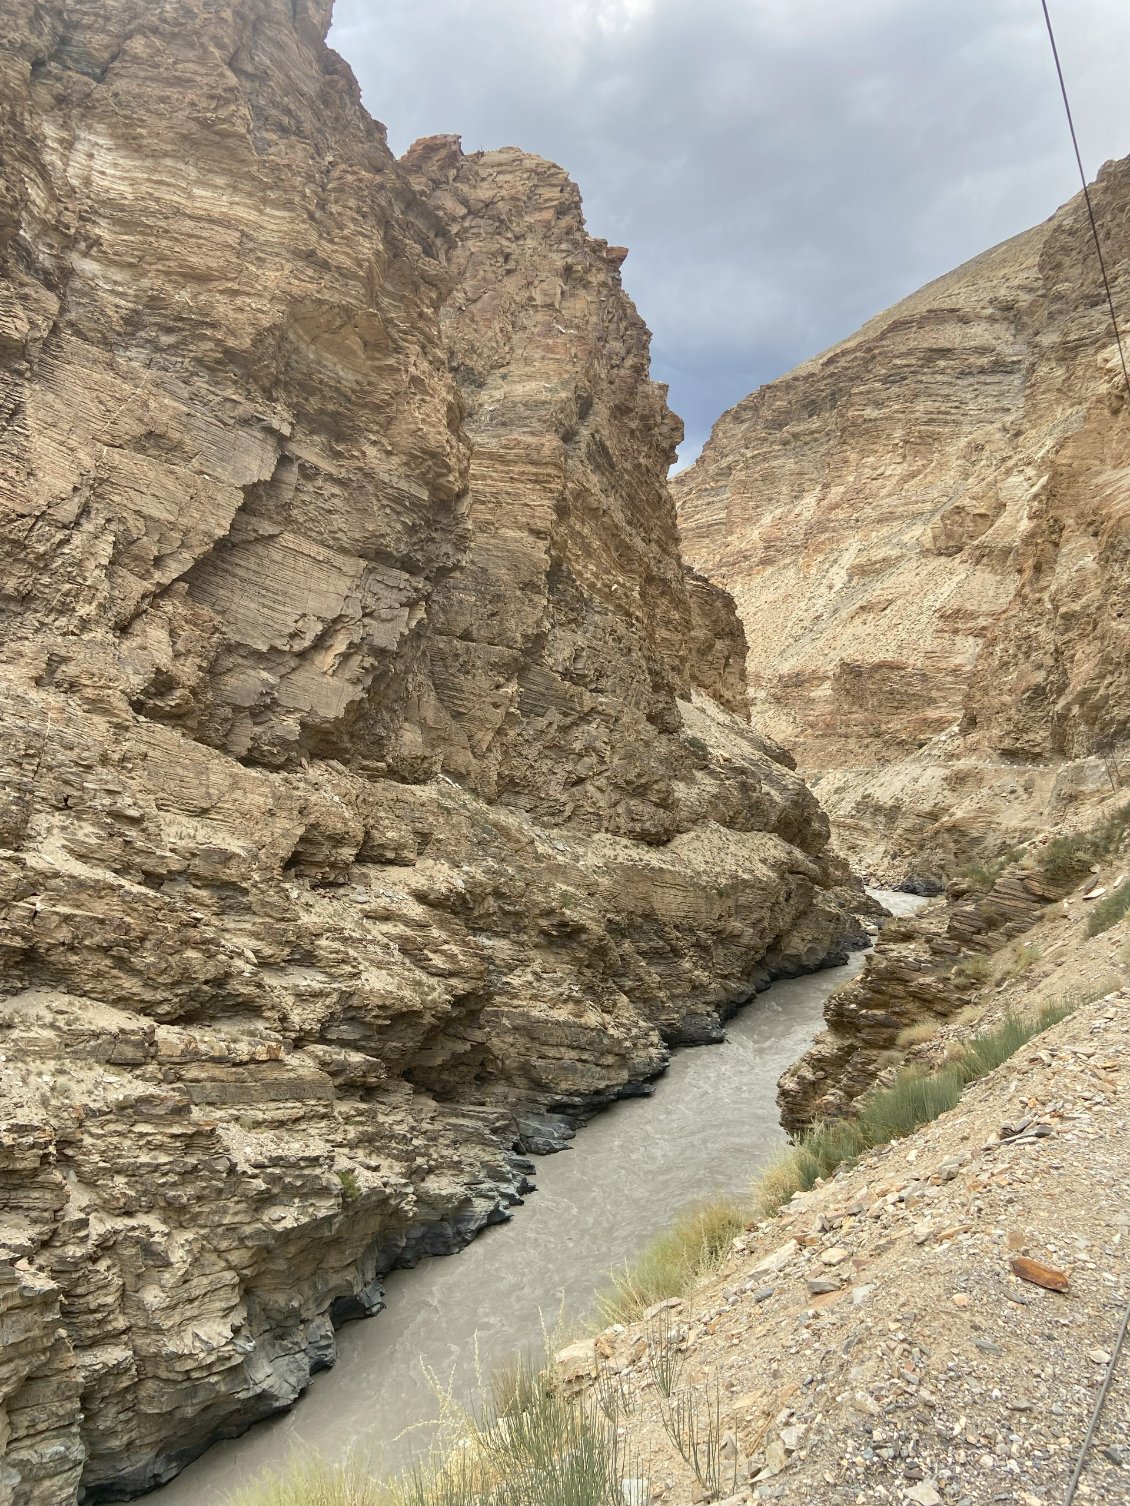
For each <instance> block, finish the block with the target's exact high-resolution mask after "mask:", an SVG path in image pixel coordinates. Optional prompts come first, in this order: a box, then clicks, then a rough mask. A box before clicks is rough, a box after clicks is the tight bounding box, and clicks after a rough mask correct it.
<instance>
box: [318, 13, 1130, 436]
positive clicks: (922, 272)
mask: <svg viewBox="0 0 1130 1506" xmlns="http://www.w3.org/2000/svg"><path fill="white" fill-rule="evenodd" d="M1053 15H1054V16H1055V17H1056V20H1057V27H1058V32H1059V41H1060V48H1061V53H1062V55H1063V61H1064V66H1065V69H1066V70H1067V73H1068V79H1069V84H1070V86H1071V88H1072V95H1073V103H1074V105H1075V109H1076V116H1077V121H1078V124H1079V127H1080V134H1081V137H1082V144H1083V149H1084V154H1085V157H1086V159H1087V163H1088V167H1089V168H1090V169H1091V170H1092V171H1093V170H1095V169H1097V167H1098V166H1099V164H1100V163H1101V162H1102V161H1103V160H1104V159H1105V158H1108V157H1112V156H1118V155H1122V154H1123V153H1125V152H1127V151H1130V117H1128V114H1127V112H1126V110H1125V106H1124V100H1125V84H1124V76H1125V70H1126V63H1127V59H1130V6H1128V5H1127V4H1126V3H1125V0H1070V3H1067V0H1058V4H1056V5H1054V6H1053ZM331 40H332V41H333V43H334V45H335V46H337V47H338V49H339V50H340V51H341V52H342V53H343V54H344V55H345V57H346V58H347V59H348V60H349V62H350V63H351V64H352V65H353V67H354V69H355V71H356V73H357V75H358V78H359V80H360V83H361V86H362V91H363V94H364V98H365V102H366V104H367V105H368V107H369V109H370V110H371V112H372V113H373V114H374V115H375V116H377V118H378V119H380V120H383V121H384V122H385V123H386V125H387V126H388V128H389V135H390V140H391V142H392V145H393V147H394V149H395V150H397V151H402V150H403V149H404V148H405V147H406V146H407V145H408V144H409V142H410V141H412V140H414V139H415V138H416V137H417V136H421V135H428V134H432V133H434V132H438V131H453V132H457V133H459V134H460V135H462V137H463V139H464V146H465V147H466V148H467V149H468V150H474V149H477V148H478V147H493V146H502V145H516V146H522V147H525V148H527V149H528V150H530V151H536V152H540V153H542V154H543V155H544V156H547V157H551V158H553V159H554V160H556V161H558V162H560V163H562V164H563V166H565V167H566V168H567V169H568V171H569V172H570V173H571V175H572V176H573V177H574V178H576V180H577V181H578V182H579V184H580V186H581V190H582V193H583V194H584V198H585V206H586V213H587V216H588V221H589V224H590V226H591V228H592V229H593V231H594V232H595V233H596V234H598V235H604V236H607V237H608V238H609V239H610V240H613V241H619V242H623V243H624V244H626V245H628V246H629V247H630V248H631V255H630V256H629V258H628V261H627V262H626V264H625V267H624V282H625V285H626V286H627V288H628V290H629V292H630V293H631V294H632V296H633V297H634V298H635V300H636V302H637V303H638V305H639V307H640V311H641V312H642V314H643V315H644V317H645V318H646V320H647V321H648V323H649V325H650V326H651V328H652V330H653V331H654V334H655V339H654V347H653V351H654V368H655V374H656V376H657V377H658V378H659V379H661V380H664V381H668V382H670V384H671V403H672V406H673V407H674V408H675V410H676V411H677V412H679V413H681V414H682V416H683V418H684V419H685V421H686V424H687V444H686V445H685V446H684V455H687V454H689V453H693V452H694V451H695V450H696V449H697V447H698V446H699V445H700V444H701V443H702V441H703V440H704V439H705V437H706V434H707V433H708V432H709V428H710V425H711V423H712V422H713V420H714V419H715V418H716V417H717V416H718V414H719V413H720V412H721V411H722V410H723V409H724V408H726V407H728V406H729V405H730V404H732V403H734V402H736V401H737V400H738V399H739V398H741V397H743V396H744V395H745V394H746V393H747V392H748V391H750V390H752V388H754V387H756V386H757V385H759V384H760V383H761V382H764V381H769V380H771V379H772V378H773V377H775V376H777V375H779V374H780V373H781V372H782V371H785V370H787V369H788V368H789V367H791V366H793V365H795V364H797V363H798V362H799V361H802V360H804V359H805V358H806V357H807V356H810V355H812V354H814V353H815V352H816V351H818V350H820V349H822V348H824V347H825V346H827V345H829V344H831V343H833V342H834V341H835V340H836V339H839V338H841V337H842V336H844V335H846V334H848V333H850V332H851V330H853V329H855V328H856V327H857V326H858V325H859V324H861V323H862V322H863V321H864V320H865V319H867V318H868V317H870V315H872V314H874V313H876V312H878V310H880V309H881V308H884V307H886V306H887V305H888V304H890V303H892V302H893V301H895V300H896V299H897V298H899V297H902V296H903V295H905V294H906V293H908V292H910V291H911V290H913V289H914V288H915V287H917V286H919V285H921V284H922V283H923V282H926V281H928V280H929V279H930V278H932V277H936V276H938V275H940V274H941V273H943V272H945V271H947V270H948V269H949V268H950V267H952V266H955V265H957V264H958V263H959V262H961V261H963V260H965V259H966V258H968V257H969V256H972V255H975V254H976V253H977V252H978V251H981V250H983V249H985V248H986V247H987V246H989V245H992V244H994V243H995V242H996V241H999V240H1001V239H1003V238H1005V237H1006V236H1008V235H1011V234H1014V233H1015V232H1017V231H1019V230H1022V229H1024V228H1025V227H1026V226H1028V225H1030V224H1033V223H1035V222H1036V221H1037V220H1040V219H1042V218H1044V217H1045V216H1046V215H1048V214H1050V213H1051V212H1052V211H1053V210H1054V209H1055V207H1056V206H1057V205H1058V204H1059V203H1061V202H1062V201H1063V200H1064V199H1066V198H1068V197H1069V196H1070V195H1071V194H1072V193H1073V192H1074V191H1075V188H1076V179H1075V177H1074V163H1073V159H1072V157H1071V154H1070V145H1069V142H1068V139H1067V135H1066V127H1065V125H1064V121H1063V118H1062V108H1061V105H1060V101H1059V97H1058V93H1057V86H1056V82H1055V76H1054V73H1053V71H1052V65H1051V59H1050V56H1049V53H1048V48H1047V40H1046V37H1045V35H1044V32H1043V22H1042V17H1041V14H1040V7H1039V3H1038V0H379V3H375V0H337V11H336V17H335V26H334V31H333V33H332V35H331Z"/></svg>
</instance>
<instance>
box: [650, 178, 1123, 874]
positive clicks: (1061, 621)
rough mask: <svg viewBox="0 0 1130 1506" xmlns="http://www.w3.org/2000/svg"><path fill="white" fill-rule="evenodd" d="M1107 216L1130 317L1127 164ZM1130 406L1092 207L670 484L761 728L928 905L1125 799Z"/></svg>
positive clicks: (1104, 192) (907, 321)
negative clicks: (1040, 836) (1057, 828)
mask: <svg viewBox="0 0 1130 1506" xmlns="http://www.w3.org/2000/svg"><path fill="white" fill-rule="evenodd" d="M1092 196H1093V200H1094V204H1095V212H1096V215H1097V218H1098V223H1099V225H1100V227H1101V232H1102V236H1103V242H1104V255H1105V258H1106V262H1107V265H1108V268H1109V269H1110V271H1111V274H1112V279H1113V282H1112V287H1113V292H1114V297H1115V302H1116V306H1117V307H1118V308H1120V309H1121V308H1125V307H1126V306H1127V300H1128V298H1130V160H1124V161H1121V162H1116V163H1109V164H1107V166H1106V167H1104V169H1103V170H1102V172H1101V173H1100V174H1099V177H1098V180H1097V182H1096V183H1095V185H1094V187H1093V190H1092ZM1128 414H1130V405H1128V402H1127V394H1126V390H1125V384H1124V381H1123V376H1122V369H1121V366H1120V364H1119V360H1118V352H1117V348H1116V346H1115V344H1114V337H1113V333H1112V330H1111V325H1110V314H1109V310H1108V308H1107V305H1106V299H1105V296H1104V294H1103V289H1102V283H1101V280H1100V277H1099V268H1098V262H1097V258H1096V255H1095V248H1094V244H1093V241H1092V238H1091V230H1090V225H1089V222H1088V218H1087V211H1086V207H1085V205H1084V203H1083V199H1082V196H1079V197H1077V198H1075V199H1073V200H1072V201H1071V202H1070V203H1069V204H1067V205H1065V206H1064V207H1063V208H1062V209H1060V210H1059V211H1058V213H1056V214H1055V215H1053V216H1052V218H1051V219H1049V220H1048V221H1046V223H1044V224H1043V225H1039V226H1037V227H1036V228H1035V229H1033V230H1029V231H1027V232H1025V233H1024V234H1022V235H1019V236H1016V237H1015V238H1013V239H1012V240H1009V241H1006V242H1005V243H1004V244H1003V245H1000V246H997V247H996V248H994V249H993V250H991V251H987V252H985V253H984V254H983V255H981V256H978V257H975V258H974V259H973V260H972V261H970V262H968V263H966V264H965V265H964V266H963V267H960V268H958V270H957V271H955V272H952V273H950V274H949V275H948V276H946V277H943V278H940V279H939V280H938V281H936V282H933V283H931V284H929V285H928V286H927V287H925V288H923V289H921V290H920V291H919V292H917V293H915V294H913V295H912V296H911V297H909V298H907V299H905V300H904V301H903V302H901V303H899V304H897V305H895V307H894V308H892V309H889V310H888V311H887V312H886V313H884V314H880V315H879V316H878V317H877V318H875V319H873V320H871V321H870V323H868V324H866V325H865V326H864V327H863V328H862V329H861V330H860V331H859V332H858V333H857V334H855V335H853V336H852V337H851V338H850V339H848V340H845V341H844V342H842V343H841V344H840V345H837V346H835V347H834V348H833V349H831V350H829V351H826V352H825V353H824V354H823V355H820V356H817V357H816V358H815V359H813V360H811V361H809V362H807V363H806V364H805V365H803V366H800V367H798V368H797V369H796V370H795V371H793V372H790V373H789V374H788V375H786V376H784V377H781V378H780V379H779V380H778V381H776V382H772V383H770V384H769V385H768V386H765V387H762V388H761V389H759V390H758V391H757V392H755V393H753V394H752V395H751V396H750V397H747V398H746V399H745V400H744V401H743V402H741V403H739V404H738V405H737V406H736V407H735V408H732V409H731V410H730V411H729V412H728V413H726V414H724V415H723V417H722V418H720V419H719V420H718V422H717V424H716V425H715V427H714V431H713V434H712V436H711V438H710V441H709V443H708V444H707V446H706V448H705V450H704V451H703V454H702V456H701V458H700V459H699V461H698V462H697V463H696V464H695V465H694V466H692V467H691V468H690V469H689V470H688V471H686V472H684V473H683V474H681V475H679V476H678V477H676V478H675V482H674V490H675V494H676V499H677V502H678V507H679V516H680V526H681V530H682V537H683V542H684V547H685V549H686V551H687V554H688V555H689V557H690V559H691V561H692V562H693V563H694V564H695V565H696V566H697V567H698V568H699V569H701V570H703V571H704V572H705V573H707V574H708V575H709V576H710V577H711V578H712V579H714V580H717V581H718V582H719V583H720V584H721V585H724V586H725V587H726V588H727V589H728V590H730V591H732V592H733V594H734V597H735V600H736V601H737V604H738V609H739V611H740V613H741V617H742V621H743V623H744V626H745V629H746V635H747V637H748V640H749V645H750V654H749V674H750V690H751V704H752V706H753V708H754V713H755V716H756V718H757V719H758V721H759V722H760V723H762V724H763V725H764V727H765V730H766V731H767V732H769V733H770V734H771V735H772V736H774V737H777V738H780V739H781V740H783V741H784V742H785V743H787V744H788V745H789V746H790V747H792V748H793V749H794V750H795V752H796V755H797V760H798V765H799V767H800V768H801V769H802V770H804V771H805V773H806V774H807V775H810V776H812V777H813V780H814V782H815V783H818V788H819V792H820V796H821V799H822V801H823V802H824V803H825V805H826V806H827V808H828V810H829V811H830V813H831V814H832V815H833V818H834V820H835V823H836V830H837V836H838V839H839V840H840V841H842V843H843V845H844V847H845V849H846V850H848V851H850V852H851V853H852V855H853V857H855V858H856V859H857V861H859V862H861V863H862V864H864V865H865V866H866V867H868V868H869V869H871V870H872V871H873V872H875V873H876V874H882V875H883V876H884V877H885V878H887V879H888V880H890V881H893V882H896V883H897V882H899V881H902V880H905V879H907V878H909V879H911V880H914V879H916V878H921V879H925V880H928V881H929V882H931V883H934V884H937V883H938V882H939V880H940V879H942V878H944V876H945V875H946V874H947V873H952V872H953V871H954V870H955V868H960V867H961V866H963V865H965V864H968V863H969V862H970V861H972V860H976V859H980V858H984V857H993V856H995V855H996V854H997V853H998V852H999V851H1001V850H1002V849H1004V848H1007V847H1009V846H1013V845H1016V843H1017V842H1021V841H1024V840H1026V839H1027V838H1029V837H1030V836H1032V835H1033V834H1034V833H1036V832H1039V831H1041V830H1044V829H1046V828H1047V827H1048V826H1050V825H1055V824H1056V823H1057V822H1058V820H1059V818H1060V817H1061V816H1062V815H1063V813H1064V812H1065V811H1066V810H1068V809H1069V808H1071V807H1073V806H1077V805H1078V804H1079V802H1081V801H1082V802H1084V803H1086V802H1088V801H1094V800H1097V799H1099V798H1101V797H1102V796H1103V795H1108V794H1110V792H1111V790H1112V788H1117V787H1119V786H1120V785H1121V784H1122V783H1124V782H1125V780H1126V778H1127V775H1128V773H1130V682H1128V680H1127V666H1128V665H1130V596H1128V591H1130V585H1128V582H1130V552H1128V551H1130V419H1128Z"/></svg>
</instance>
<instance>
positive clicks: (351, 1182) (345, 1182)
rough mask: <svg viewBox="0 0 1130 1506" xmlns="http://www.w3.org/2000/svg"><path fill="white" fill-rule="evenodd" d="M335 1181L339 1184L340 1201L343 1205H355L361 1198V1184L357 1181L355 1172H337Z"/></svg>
mask: <svg viewBox="0 0 1130 1506" xmlns="http://www.w3.org/2000/svg"><path fill="white" fill-rule="evenodd" d="M337 1179H338V1181H339V1182H340V1183H341V1200H342V1202H343V1203H355V1202H356V1201H357V1199H358V1198H359V1197H360V1196H361V1183H360V1182H359V1181H358V1180H357V1173H356V1172H355V1171H339V1172H338V1174H337Z"/></svg>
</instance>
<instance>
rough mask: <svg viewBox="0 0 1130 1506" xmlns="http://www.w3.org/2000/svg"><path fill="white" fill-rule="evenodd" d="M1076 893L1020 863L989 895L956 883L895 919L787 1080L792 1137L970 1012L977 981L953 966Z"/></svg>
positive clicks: (833, 1001) (785, 1119) (784, 1104)
mask: <svg viewBox="0 0 1130 1506" xmlns="http://www.w3.org/2000/svg"><path fill="white" fill-rule="evenodd" d="M1069 887H1070V881H1068V880H1065V881H1063V882H1062V883H1057V882H1054V881H1053V880H1051V879H1049V878H1048V877H1047V876H1046V875H1045V874H1043V873H1042V872H1040V871H1039V869H1038V868H1036V867H1034V866H1031V865H1030V864H1017V865H1014V866H1013V867H1012V868H1011V869H1009V870H1008V871H1006V872H1005V873H1002V874H1001V876H1000V877H999V878H998V879H997V881H996V882H995V883H994V884H993V887H992V888H991V889H990V890H989V891H988V893H985V894H977V893H973V892H970V891H969V887H968V885H965V884H962V883H960V882H956V881H955V883H954V884H952V885H951V886H950V890H951V892H950V895H949V896H948V900H949V902H948V903H947V904H945V905H939V906H937V907H935V908H933V909H931V910H930V911H928V912H927V913H925V914H923V915H916V916H909V917H905V918H903V919H899V920H891V921H888V922H887V924H886V926H885V927H884V929H883V932H882V934H881V936H880V938H879V940H878V942H877V943H876V945H875V947H874V949H873V950H872V951H871V952H869V953H868V955H867V958H866V960H865V962H864V965H863V971H862V972H861V973H860V974H859V976H858V977H856V978H853V979H852V980H851V982H850V983H846V984H844V986H843V987H842V988H838V989H836V990H835V992H834V993H832V994H830V995H829V997H828V1002H827V1003H826V1004H825V1006H824V1019H825V1021H826V1023H827V1029H826V1030H823V1031H821V1033H820V1034H819V1035H818V1036H817V1037H816V1039H815V1041H814V1042H813V1043H812V1045H811V1046H810V1047H809V1048H808V1050H807V1051H806V1052H805V1053H804V1055H803V1056H801V1057H799V1058H798V1059H797V1061H795V1062H794V1063H793V1064H792V1066H791V1067H789V1068H788V1069H787V1071H786V1072H785V1073H784V1074H783V1075H782V1077H781V1079H780V1082H779V1084H778V1090H777V1102H778V1103H779V1104H780V1107H781V1123H782V1124H783V1125H784V1126H785V1128H786V1129H787V1130H788V1131H789V1133H790V1134H795V1133H797V1132H799V1131H800V1130H802V1129H804V1128H805V1127H806V1126H807V1125H810V1124H812V1123H813V1122H814V1121H816V1120H818V1119H835V1118H839V1117H842V1116H843V1115H846V1114H850V1113H851V1111H852V1106H853V1104H854V1103H855V1100H856V1099H857V1098H859V1097H861V1096H862V1095H863V1094H864V1093H866V1092H867V1091H868V1089H869V1088H872V1087H874V1086H875V1084H876V1082H878V1081H879V1079H880V1078H881V1077H882V1076H883V1074H884V1073H889V1072H890V1071H891V1069H892V1068H893V1067H895V1066H897V1065H898V1064H899V1062H900V1061H901V1059H902V1058H903V1057H904V1056H905V1055H906V1050H907V1048H906V1046H905V1044H904V1043H903V1041H902V1034H903V1032H904V1031H907V1030H910V1029H915V1028H918V1027H921V1026H931V1025H938V1024H940V1023H942V1022H943V1021H945V1020H947V1019H949V1018H950V1017H951V1016H953V1015H955V1014H957V1013H958V1012H959V1011H960V1010H962V1009H964V1008H965V1007H966V1006H967V1005H968V1003H969V983H968V982H967V981H964V980H963V979H962V978H961V977H960V975H956V976H955V974H954V972H953V968H954V964H955V963H958V962H959V961H961V959H962V958H964V957H967V956H970V955H971V954H975V953H983V954H984V953H989V952H993V951H996V950H997V949H998V948H1000V947H1001V946H1003V945H1004V944H1005V943H1006V942H1007V941H1009V940H1011V939H1012V938H1014V937H1017V936H1021V935H1023V934H1024V933H1025V932H1026V931H1028V930H1029V929H1030V928H1031V927H1032V925H1033V924H1035V922H1036V921H1038V920H1039V919H1040V917H1041V916H1042V915H1043V914H1044V912H1045V911H1046V909H1047V907H1048V906H1049V905H1051V904H1053V903H1054V902H1055V901H1057V900H1059V899H1061V898H1062V897H1063V895H1064V893H1065V892H1066V890H1067V889H1068V888H1069Z"/></svg>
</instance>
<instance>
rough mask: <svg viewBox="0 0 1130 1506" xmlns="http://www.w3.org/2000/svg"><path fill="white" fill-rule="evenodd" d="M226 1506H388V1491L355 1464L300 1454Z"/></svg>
mask: <svg viewBox="0 0 1130 1506" xmlns="http://www.w3.org/2000/svg"><path fill="white" fill-rule="evenodd" d="M230 1506H390V1503H389V1499H388V1492H387V1491H386V1490H385V1489H384V1487H383V1486H381V1485H379V1484H378V1482H377V1481H376V1480H375V1479H374V1478H373V1477H372V1475H370V1474H368V1473H367V1472H366V1471H365V1470H364V1469H362V1468H361V1467H360V1466H359V1465H358V1464H356V1463H353V1462H350V1463H346V1464H329V1463H327V1462H326V1460H325V1459H323V1458H321V1457H320V1456H318V1455H302V1456H300V1457H298V1458H295V1459H292V1460H290V1461H289V1462H288V1463H287V1464H285V1465H284V1466H283V1467H282V1468H281V1469H279V1470H273V1471H272V1472H271V1473H270V1474H267V1475H264V1476H263V1477H262V1478H261V1479H259V1480H257V1481H256V1482H255V1484H254V1485H249V1486H248V1487H247V1488H246V1489H244V1490H241V1491H240V1492H239V1494H238V1495H236V1496H234V1497H232V1500H231V1502H230Z"/></svg>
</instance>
